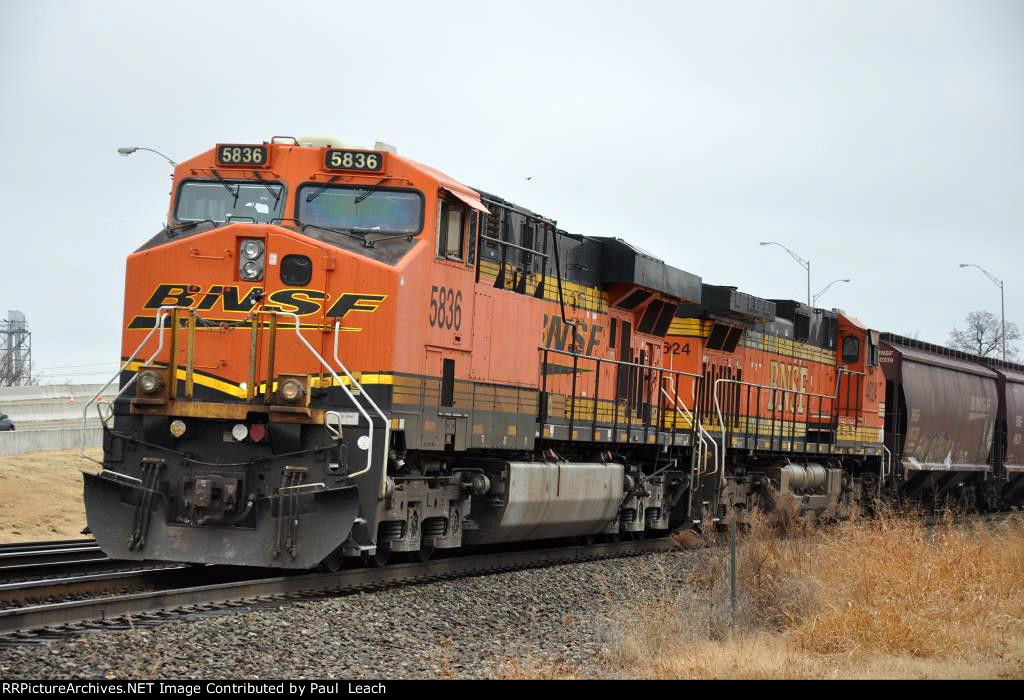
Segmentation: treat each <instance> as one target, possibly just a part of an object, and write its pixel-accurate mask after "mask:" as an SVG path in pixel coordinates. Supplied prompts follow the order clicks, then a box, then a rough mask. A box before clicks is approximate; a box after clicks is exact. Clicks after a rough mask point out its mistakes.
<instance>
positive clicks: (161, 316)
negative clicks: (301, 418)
mask: <svg viewBox="0 0 1024 700" xmlns="http://www.w3.org/2000/svg"><path fill="white" fill-rule="evenodd" d="M175 310H184V311H188V312H189V313H190V314H192V315H193V316H194V318H196V319H198V320H201V321H202V320H205V319H203V318H202V317H201V316H200V315H199V314H198V313H197V312H196V309H194V308H191V307H183V306H161V307H160V308H159V309H158V310H157V314H156V317H155V323H154V325H153V328H152V329H151V330H150V331H149V333H147V334H146V337H145V338H143V339H142V341H141V342H140V343H139V345H138V346H137V347H136V348H135V350H134V351H133V352H132V354H131V355H130V356H129V358H128V359H127V360H126V361H125V362H124V364H122V365H121V368H120V369H119V370H118V372H117V374H115V375H114V376H113V377H111V379H110V380H109V381H108V382H107V383H106V384H104V385H103V386H102V387H101V388H100V390H99V391H97V392H96V394H95V395H94V396H93V397H92V398H91V399H89V401H87V402H86V404H85V406H83V408H82V431H81V432H82V439H81V453H80V456H81V457H83V458H85V459H88V460H89V461H91V462H95V463H96V464H99V465H100V466H101V467H102V466H103V462H101V461H98V460H96V459H93V458H92V457H89V456H88V455H86V454H85V431H86V429H87V427H88V411H89V407H90V406H91V405H92V404H94V403H96V401H97V400H98V399H99V398H100V397H101V396H102V395H103V392H104V391H106V390H107V388H108V387H109V386H110V385H111V384H113V383H114V381H116V380H117V379H118V378H119V377H120V376H121V374H122V373H123V372H124V371H125V370H127V369H128V368H129V367H130V366H131V365H132V364H133V363H134V362H135V361H136V359H137V357H138V356H139V354H140V353H141V352H142V350H143V349H144V348H145V347H146V345H148V344H149V342H150V340H151V339H152V337H153V335H154V334H155V333H157V331H159V336H158V337H159V342H158V344H157V348H156V351H155V352H154V353H153V354H152V355H151V356H150V357H149V359H147V360H146V361H145V363H144V364H145V365H149V364H151V363H152V362H153V361H154V360H156V358H157V357H159V355H160V353H161V352H163V348H164V337H165V336H164V329H165V328H166V321H167V318H168V316H172V315H173V312H175ZM250 313H251V315H252V316H253V324H254V325H255V324H257V323H260V321H259V317H260V316H261V315H273V316H283V317H288V318H291V319H293V320H294V322H295V335H296V337H297V338H298V339H299V342H300V343H301V344H302V345H303V346H304V347H305V348H306V349H307V350H308V351H309V353H310V354H311V355H313V357H314V358H316V360H317V361H318V362H319V363H320V365H321V366H322V367H324V368H325V369H326V370H327V371H328V372H329V373H330V375H331V378H332V379H333V380H334V381H335V382H336V383H337V384H338V386H340V387H341V389H342V391H344V392H345V395H346V396H347V397H348V399H349V401H351V402H352V404H353V405H354V406H355V408H356V410H357V411H359V413H360V414H362V416H363V418H365V419H366V423H367V426H368V434H367V447H366V466H365V467H364V468H362V469H360V470H359V471H357V472H354V473H352V474H348V475H346V477H347V478H349V479H355V478H356V477H359V476H362V475H363V474H366V473H367V472H369V471H370V470H371V469H372V468H373V419H372V418H371V417H370V414H369V413H368V412H367V411H366V409H365V408H364V407H363V406H362V404H360V402H359V401H358V400H357V399H356V398H355V396H354V395H353V393H352V391H350V390H349V388H348V387H347V386H346V385H345V382H344V380H342V378H341V377H340V376H339V375H338V373H337V372H335V371H334V369H333V368H332V367H331V365H330V363H328V362H327V360H325V359H324V358H323V357H322V356H321V355H320V353H319V352H317V351H316V349H315V348H314V347H313V346H312V345H311V344H310V342H309V341H308V340H306V337H305V336H304V335H303V334H302V320H301V318H300V317H299V316H298V314H295V313H291V312H288V311H276V310H270V309H254V310H253V311H252V312H250ZM193 330H194V324H193V325H191V326H190V332H191V331H193ZM177 331H178V329H177V328H175V329H174V332H175V333H176V332H177ZM338 331H339V324H335V334H336V335H335V342H334V355H335V360H336V361H337V362H338V364H339V365H340V366H341V368H342V371H343V373H344V374H345V376H346V377H348V379H349V380H350V381H351V382H352V383H353V385H354V386H355V387H356V388H357V390H358V391H359V393H360V394H361V395H363V396H364V397H365V398H366V400H367V402H368V403H369V404H370V406H372V408H373V410H374V411H375V412H376V413H377V414H378V415H379V416H380V417H381V418H382V419H383V420H384V425H385V443H387V442H388V440H389V438H390V428H391V422H390V421H389V420H388V419H387V417H386V416H385V414H384V412H383V411H381V410H380V408H379V407H378V406H377V404H376V403H375V402H374V401H373V399H371V398H370V397H369V396H368V395H366V392H365V391H363V389H362V387H361V386H360V385H359V382H358V381H357V380H356V379H355V377H353V376H352V374H351V372H349V371H348V368H346V367H345V366H344V364H343V363H342V362H341V361H340V359H338V356H337V355H338V340H337V333H338ZM173 360H174V358H171V363H170V365H171V366H173V365H174V361H173ZM188 369H191V367H189V368H188ZM138 376H139V375H138V373H137V372H136V373H135V374H134V375H133V376H132V377H131V379H129V380H128V381H127V382H125V385H124V386H123V387H121V389H120V390H119V391H118V392H117V394H116V395H115V396H114V399H113V401H117V400H118V399H119V398H121V396H122V395H123V394H124V393H125V392H126V391H128V389H129V388H130V387H131V386H132V385H133V384H134V383H135V381H136V379H138ZM272 379H273V378H272V377H268V378H267V383H268V387H267V388H268V391H269V388H270V386H269V383H270V382H271V381H272ZM171 383H172V386H176V385H177V377H171ZM104 403H107V402H104ZM330 415H338V416H339V425H340V415H339V414H337V412H336V411H327V412H325V416H324V422H325V428H327V429H328V430H329V431H330V432H331V433H332V434H333V435H335V438H336V439H340V431H338V432H335V431H332V430H331V429H330V428H329V427H328V426H327V420H328V417H329V416H330ZM100 419H101V421H102V420H103V416H102V413H101V414H100ZM108 420H109V417H108ZM104 426H105V427H106V421H104ZM384 459H385V464H386V460H387V449H386V446H385V451H384ZM385 471H386V470H385ZM385 484H386V481H384V479H383V478H382V487H381V488H382V489H383V488H384V485H385Z"/></svg>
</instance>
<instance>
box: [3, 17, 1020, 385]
mask: <svg viewBox="0 0 1024 700" xmlns="http://www.w3.org/2000/svg"><path fill="white" fill-rule="evenodd" d="M0 101H2V102H0V104H2V108H0V135H2V138H3V140H4V144H3V149H2V152H3V156H4V161H5V162H4V167H3V168H2V169H0V206H2V208H3V211H5V212H7V222H6V224H5V225H4V227H3V233H2V234H0V235H2V236H3V246H2V249H0V256H2V257H0V261H2V262H0V271H2V274H0V313H4V312H5V311H6V309H20V310H22V311H24V312H25V313H26V314H27V315H28V320H29V322H30V324H31V328H32V331H33V351H34V357H35V360H36V364H37V366H38V367H39V368H41V369H43V370H44V373H45V375H46V376H47V377H49V378H50V379H51V380H52V379H64V378H66V377H72V376H76V377H77V378H78V379H79V380H82V381H86V380H92V381H98V380H99V379H100V376H99V375H89V374H86V373H87V372H93V371H100V370H103V371H112V370H113V368H114V364H113V363H114V362H116V358H117V357H118V354H119V344H120V341H119V336H120V321H121V308H122V297H123V285H124V258H125V256H126V255H127V254H128V253H129V252H130V251H132V250H133V249H134V248H135V247H137V246H138V245H139V244H141V243H142V242H143V241H145V240H146V239H148V238H149V237H150V236H151V235H152V234H154V233H155V232H156V231H157V230H158V229H159V228H160V226H161V225H162V220H163V218H164V216H165V213H166V209H167V195H168V189H169V187H168V185H169V178H168V175H169V171H170V168H169V166H168V165H167V163H166V162H164V161H162V160H160V159H159V158H157V157H156V156H153V155H152V154H147V153H141V152H140V153H137V154H135V155H134V156H131V157H130V158H122V157H120V156H118V155H117V153H116V149H117V147H118V146H122V145H138V146H149V147H153V148H157V149H159V150H161V151H163V152H165V153H167V154H168V155H169V156H171V157H172V158H174V159H176V160H182V159H185V158H189V157H191V156H193V155H195V154H197V153H199V152H201V151H204V150H206V149H208V148H211V147H212V146H213V145H214V144H216V143H217V142H218V141H221V142H258V141H261V140H265V139H269V138H270V137H271V136H273V135H275V134H289V135H294V136H302V135H309V134H330V135H336V136H338V137H341V138H343V139H346V140H349V141H353V142H356V143H361V144H367V145H371V146H372V144H373V142H374V141H375V140H383V141H388V142H390V143H393V144H395V145H397V146H398V148H399V152H400V153H402V154H404V155H408V156H410V157H412V158H415V159H417V160H420V161H422V162H425V163H428V164H431V165H433V166H435V167H437V168H439V169H441V170H443V171H445V172H447V173H448V174H450V175H451V176H453V177H455V178H456V179H459V180H461V181H463V182H466V183H467V184H470V185H472V186H475V187H480V188H482V189H486V190H488V191H490V192H493V193H495V194H498V195H501V196H503V197H505V198H507V199H511V200H513V201H515V202H518V203H521V204H523V205H525V206H527V207H529V208H531V209H534V210H535V211H538V212H540V213H542V214H545V215H547V216H550V217H552V218H554V219H557V220H558V221H559V223H560V224H561V225H562V226H563V227H565V228H566V229H568V230H570V231H573V232H579V233H587V234H595V235H613V236H620V237H622V238H625V239H627V240H629V241H631V242H634V243H636V244H637V245H639V246H641V247H643V248H645V249H647V250H649V251H651V252H653V253H655V254H657V255H660V256H662V257H664V258H665V260H666V261H668V262H670V263H671V264H673V265H676V266H678V267H681V268H683V269H685V270H688V271H690V272H693V273H696V274H698V275H700V276H702V277H703V278H704V280H705V281H706V282H710V283H717V284H733V285H737V286H739V287H740V288H741V289H743V290H744V291H747V292H750V293H752V294H756V295H758V296H763V297H786V298H798V299H803V298H804V297H805V295H806V281H805V277H804V272H803V270H802V269H801V268H800V267H799V266H798V265H797V263H796V262H794V261H793V260H791V259H790V258H789V257H788V256H787V255H786V253H785V252H784V251H783V250H781V249H779V248H761V247H759V246H758V241H761V240H775V241H780V242H783V243H785V244H786V245H788V246H789V247H791V248H792V249H794V250H795V251H797V252H798V253H800V254H801V255H802V256H804V257H806V258H809V259H810V260H811V261H812V268H811V272H812V277H813V280H812V287H813V290H814V291H817V290H818V289H820V288H822V287H824V286H825V285H826V284H827V283H828V282H829V281H831V280H833V279H836V278H841V277H849V278H852V280H853V281H852V283H850V284H846V285H843V284H840V285H836V286H835V287H833V288H832V289H831V290H830V291H829V292H828V294H827V295H826V296H825V297H823V298H822V301H821V305H823V306H837V307H841V308H843V309H845V310H846V311H848V312H849V313H850V314H852V315H854V316H856V317H859V318H860V319H861V320H863V321H864V322H865V323H867V324H868V325H870V326H871V327H873V328H877V329H881V330H890V331H894V332H900V333H913V332H917V333H919V334H920V337H921V338H922V339H926V340H932V341H937V342H944V341H945V340H946V338H947V336H948V333H949V330H950V328H951V327H952V326H953V325H954V324H957V323H960V322H962V319H963V317H964V316H965V315H966V314H967V313H968V312H969V311H971V310H974V309H987V310H991V311H992V312H994V313H996V314H998V313H999V290H998V289H997V288H996V287H995V286H994V285H993V284H992V283H991V282H989V281H988V280H987V279H985V277H984V276H983V275H982V274H981V273H980V272H978V271H976V270H960V269H959V268H958V267H957V263H960V262H971V263H978V264H980V265H983V266H984V267H986V268H988V269H989V270H990V271H991V272H992V273H993V274H994V275H996V276H997V277H1002V278H1004V279H1005V280H1006V286H1007V297H1006V307H1007V316H1008V318H1009V320H1011V321H1016V322H1017V323H1019V324H1021V325H1024V279H1022V277H1021V276H1020V275H1018V274H1016V272H1017V271H1018V270H1020V269H1021V268H1022V266H1024V171H1022V170H1024V2H1020V1H1019V0H1007V1H1006V2H996V1H985V0H960V1H959V2H937V1H935V0H929V1H926V2H910V1H904V2H899V1H897V2H893V1H892V0H889V1H886V2H871V1H867V0H858V1H857V2H819V1H817V0H809V1H807V2H783V1H775V2H705V3H696V2H678V1H674V2H657V3H656V2H614V3H613V2H593V1H589V2H558V1H555V0H547V1H546V2H537V3H534V2H522V1H520V2H515V3H511V4H509V3H485V2H479V1H477V2H466V3H444V2H431V3H422V2H416V3H414V2H408V3H406V2H389V3H387V4H386V6H385V5H382V4H380V3H373V2H352V3H346V2H323V3H303V2H288V3H283V2H274V3H270V2H266V3H261V2H254V1H251V0H250V1H246V2H238V3H227V2H210V1H209V0H207V1H205V2H183V1H181V0H178V1H176V2H173V3H170V2H168V3H150V2H138V1H137V0H136V1H135V2H128V3H116V2H73V1H71V0H66V1H63V2H41V1H39V0H31V1H20V0H0ZM528 176H532V178H533V179H532V180H529V181H528V180H526V179H525V178H526V177H528ZM4 315H5V316H6V314H5V313H4ZM70 365H75V366H78V368H77V369H74V368H69V367H68V366H70Z"/></svg>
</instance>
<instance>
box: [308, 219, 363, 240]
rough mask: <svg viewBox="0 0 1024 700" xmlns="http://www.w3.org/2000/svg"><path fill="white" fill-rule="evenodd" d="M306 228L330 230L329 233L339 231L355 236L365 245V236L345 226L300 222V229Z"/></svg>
mask: <svg viewBox="0 0 1024 700" xmlns="http://www.w3.org/2000/svg"><path fill="white" fill-rule="evenodd" d="M307 228H318V229H320V230H321V231H330V232H331V233H340V234H342V235H345V236H349V237H351V238H355V239H356V240H357V241H362V243H363V245H366V243H367V241H366V236H360V235H359V234H358V233H356V232H355V230H353V229H347V228H335V227H333V226H321V225H320V224H302V230H303V232H305V230H306V229H307Z"/></svg>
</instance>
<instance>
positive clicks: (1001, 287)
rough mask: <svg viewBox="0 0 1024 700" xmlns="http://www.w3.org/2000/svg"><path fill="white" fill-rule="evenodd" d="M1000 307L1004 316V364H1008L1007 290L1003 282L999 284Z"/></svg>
mask: <svg viewBox="0 0 1024 700" xmlns="http://www.w3.org/2000/svg"><path fill="white" fill-rule="evenodd" d="M999 306H1000V307H1001V309H1002V314H1003V362H1006V289H1005V287H1004V285H1003V282H1002V281H1000V282H999Z"/></svg>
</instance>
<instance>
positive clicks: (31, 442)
mask: <svg viewBox="0 0 1024 700" xmlns="http://www.w3.org/2000/svg"><path fill="white" fill-rule="evenodd" d="M81 444H82V432H81V429H78V428H53V429H45V430H12V431H4V432H2V433H0V455H17V454H23V453H25V452H39V451H42V450H71V449H77V448H78V447H80V446H81ZM85 446H86V447H102V446H103V428H102V426H98V425H97V426H95V427H90V428H86V429H85Z"/></svg>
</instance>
